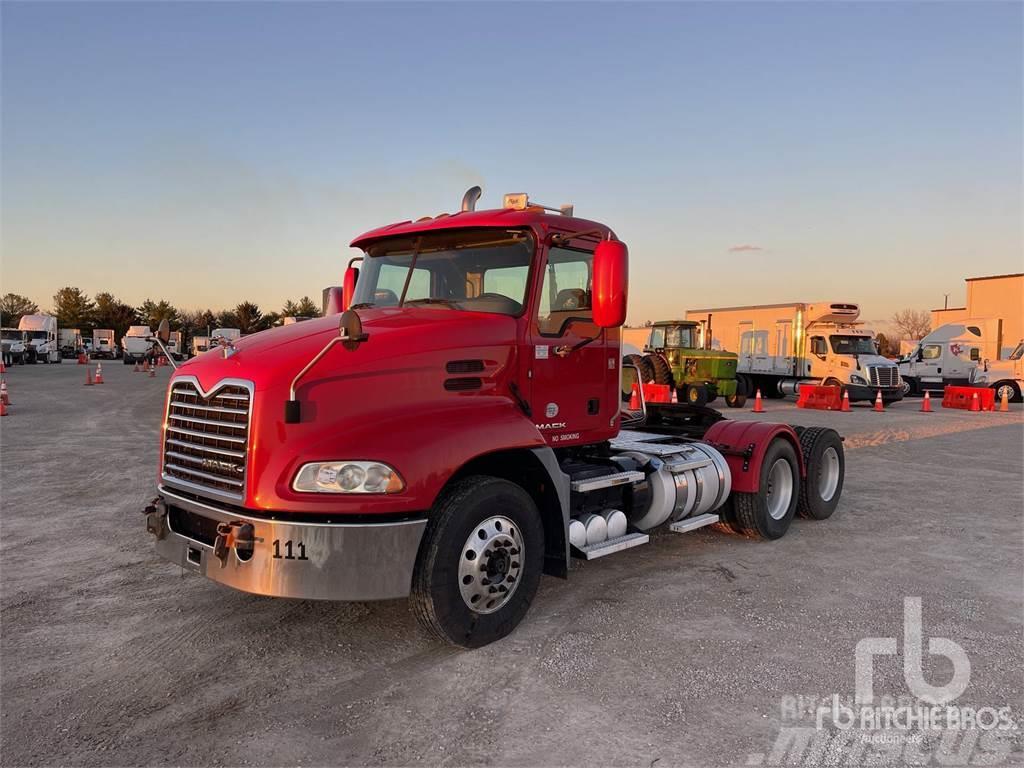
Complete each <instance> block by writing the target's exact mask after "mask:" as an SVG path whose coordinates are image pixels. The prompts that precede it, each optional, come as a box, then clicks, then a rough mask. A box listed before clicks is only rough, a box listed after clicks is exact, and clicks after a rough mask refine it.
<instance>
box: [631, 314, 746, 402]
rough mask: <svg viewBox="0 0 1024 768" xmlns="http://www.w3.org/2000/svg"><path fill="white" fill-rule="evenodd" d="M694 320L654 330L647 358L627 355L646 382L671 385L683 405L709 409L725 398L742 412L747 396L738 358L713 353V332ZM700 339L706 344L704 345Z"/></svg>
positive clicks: (661, 325)
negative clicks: (720, 398) (740, 380)
mask: <svg viewBox="0 0 1024 768" xmlns="http://www.w3.org/2000/svg"><path fill="white" fill-rule="evenodd" d="M705 330H706V329H705V328H702V323H697V322H693V321H691V320H661V321H658V322H657V323H655V324H654V325H652V326H651V333H650V335H649V336H648V337H647V343H646V344H645V345H644V352H645V354H643V355H627V356H626V358H625V360H626V362H627V363H630V364H632V365H635V366H636V367H637V368H639V369H640V374H641V375H642V376H643V379H644V381H653V382H654V383H656V384H667V385H668V386H669V387H671V388H672V389H674V390H675V391H676V397H677V398H678V399H679V402H681V403H684V402H685V403H689V404H690V405H707V404H708V403H712V402H714V401H715V399H716V398H717V397H718V396H719V395H721V396H722V397H724V398H725V403H726V405H728V406H729V407H730V408H742V407H743V405H744V404H745V403H746V402H747V393H746V392H745V391H743V389H742V387H741V386H740V384H739V383H738V382H737V380H736V363H737V356H736V354H735V353H733V352H724V351H721V350H716V349H710V336H711V334H710V332H707V333H704V332H703V331H705ZM698 338H704V339H706V341H705V342H704V343H701V342H700V341H698Z"/></svg>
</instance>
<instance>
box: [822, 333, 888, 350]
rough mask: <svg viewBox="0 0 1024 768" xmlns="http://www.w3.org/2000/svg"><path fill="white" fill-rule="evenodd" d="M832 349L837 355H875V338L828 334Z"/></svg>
mask: <svg viewBox="0 0 1024 768" xmlns="http://www.w3.org/2000/svg"><path fill="white" fill-rule="evenodd" d="M828 340H829V341H830V342H832V351H833V352H835V353H836V354H837V355H877V354H878V350H877V349H876V348H875V340H874V339H872V338H871V337H870V336H829V337H828Z"/></svg>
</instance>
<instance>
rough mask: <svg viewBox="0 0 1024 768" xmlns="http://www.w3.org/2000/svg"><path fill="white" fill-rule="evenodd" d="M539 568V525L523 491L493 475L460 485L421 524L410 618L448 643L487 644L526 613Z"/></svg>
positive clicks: (537, 515) (541, 532)
mask: <svg viewBox="0 0 1024 768" xmlns="http://www.w3.org/2000/svg"><path fill="white" fill-rule="evenodd" d="M481 534H483V535H481ZM543 562H544V527H543V525H542V524H541V520H540V513H539V512H538V511H537V506H536V504H534V502H533V499H532V498H531V497H530V495H529V494H528V493H527V492H526V491H524V490H523V489H522V488H520V487H519V486H518V485H516V484H515V483H511V482H509V481H508V480H502V479H500V478H496V477H487V476H483V475H476V476H473V477H468V478H466V479H464V480H460V481H458V482H457V483H455V484H454V485H453V486H452V487H451V488H450V489H448V490H447V491H445V492H444V493H443V494H442V495H441V497H440V498H439V499H438V501H437V503H436V504H435V505H434V508H433V510H432V513H431V517H430V520H429V521H428V523H427V530H426V532H425V533H424V536H423V542H422V544H420V551H419V555H418V556H417V558H416V570H415V572H414V574H413V584H412V596H411V603H412V609H413V612H414V613H415V614H416V618H417V619H418V620H419V622H420V624H421V625H422V626H423V627H424V628H425V629H426V630H427V631H428V632H430V633H431V634H433V635H435V636H436V637H438V638H439V639H441V640H444V641H445V642H447V643H450V644H452V645H457V646H461V647H463V648H479V647H480V646H483V645H487V644H488V643H493V642H494V641H495V640H500V639H501V638H503V637H505V636H506V635H507V634H509V633H510V632H511V631H512V630H513V629H515V628H516V626H517V625H518V624H519V622H520V621H521V620H522V619H523V617H524V616H525V615H526V612H527V610H529V608H530V603H531V602H532V601H533V597H534V595H535V594H536V593H537V586H538V585H539V584H540V575H541V569H542V567H543ZM478 563H479V565H477V564H478ZM492 571H493V573H492ZM502 587H504V588H505V591H498V590H500V589H501V588H502ZM492 590H493V591H492Z"/></svg>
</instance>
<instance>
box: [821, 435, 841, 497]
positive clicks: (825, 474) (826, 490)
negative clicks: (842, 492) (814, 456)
mask: <svg viewBox="0 0 1024 768" xmlns="http://www.w3.org/2000/svg"><path fill="white" fill-rule="evenodd" d="M838 487H839V453H838V452H837V451H836V449H835V448H833V447H832V446H831V445H830V446H829V447H828V448H826V449H825V452H824V453H823V454H821V464H820V465H819V468H818V495H819V496H821V499H822V501H832V497H833V496H835V495H836V489H837V488H838Z"/></svg>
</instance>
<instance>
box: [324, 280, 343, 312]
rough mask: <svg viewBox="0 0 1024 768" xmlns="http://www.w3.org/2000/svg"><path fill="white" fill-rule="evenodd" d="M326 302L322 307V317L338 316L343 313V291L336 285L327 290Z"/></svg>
mask: <svg viewBox="0 0 1024 768" xmlns="http://www.w3.org/2000/svg"><path fill="white" fill-rule="evenodd" d="M326 293H327V302H326V306H324V317H330V316H331V315H340V314H341V313H342V312H344V311H345V307H344V306H342V304H343V302H344V300H345V299H344V291H343V290H342V289H341V288H339V287H338V286H336V285H332V286H331V287H330V288H328V289H327V291H326Z"/></svg>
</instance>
